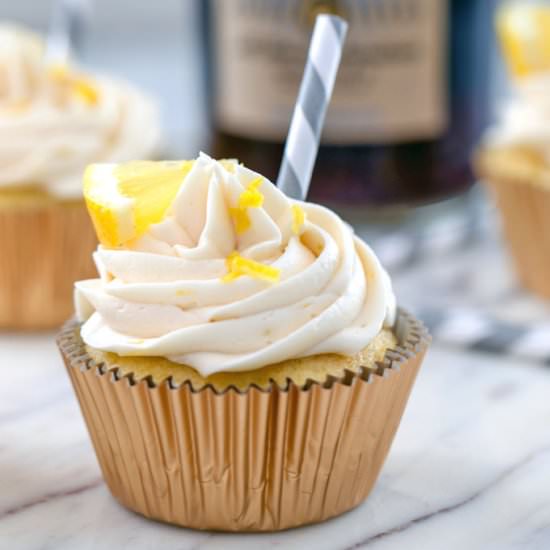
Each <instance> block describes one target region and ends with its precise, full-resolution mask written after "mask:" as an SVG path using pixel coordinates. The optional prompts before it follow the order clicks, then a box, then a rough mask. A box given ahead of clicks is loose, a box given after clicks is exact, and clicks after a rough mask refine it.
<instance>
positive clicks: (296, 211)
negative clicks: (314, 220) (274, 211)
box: [290, 204, 306, 235]
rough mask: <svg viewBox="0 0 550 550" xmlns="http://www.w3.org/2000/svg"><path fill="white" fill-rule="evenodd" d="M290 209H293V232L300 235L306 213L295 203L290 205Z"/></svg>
mask: <svg viewBox="0 0 550 550" xmlns="http://www.w3.org/2000/svg"><path fill="white" fill-rule="evenodd" d="M290 210H291V211H292V232H293V233H294V234H295V235H299V234H300V233H301V230H302V226H303V225H304V223H305V221H306V213H305V212H304V209H303V208H302V207H301V206H299V205H298V204H293V205H292V206H291V207H290Z"/></svg>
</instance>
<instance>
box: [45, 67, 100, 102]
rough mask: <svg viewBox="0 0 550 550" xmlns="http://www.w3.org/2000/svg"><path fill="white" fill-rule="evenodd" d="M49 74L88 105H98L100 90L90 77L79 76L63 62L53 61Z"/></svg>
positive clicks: (48, 70)
mask: <svg viewBox="0 0 550 550" xmlns="http://www.w3.org/2000/svg"><path fill="white" fill-rule="evenodd" d="M47 73H48V76H49V77H50V78H51V79H52V80H54V81H55V82H57V83H58V84H60V85H62V86H66V87H68V88H69V89H70V91H71V92H72V93H73V94H74V95H75V96H77V97H78V98H79V99H81V100H82V101H83V102H84V103H86V104H87V105H97V103H98V101H99V90H98V89H97V87H96V86H94V84H93V83H92V81H91V80H90V79H88V78H83V77H78V76H76V75H75V74H74V73H71V71H70V70H69V67H68V66H67V65H65V64H62V63H53V64H51V65H49V66H48V69H47Z"/></svg>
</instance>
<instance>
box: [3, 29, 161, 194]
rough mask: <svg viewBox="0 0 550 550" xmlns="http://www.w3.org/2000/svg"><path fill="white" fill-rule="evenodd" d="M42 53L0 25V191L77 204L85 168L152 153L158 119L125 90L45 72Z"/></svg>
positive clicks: (20, 32) (68, 72)
mask: <svg viewBox="0 0 550 550" xmlns="http://www.w3.org/2000/svg"><path fill="white" fill-rule="evenodd" d="M44 50H45V48H44V44H43V41H42V40H41V39H40V38H39V37H38V36H37V35H35V34H34V33H32V32H30V31H27V30H25V29H22V28H19V27H16V26H9V25H0V143H1V145H0V189H1V188H2V187H13V186H21V185H23V186H29V185H39V186H42V187H44V188H45V189H46V190H47V191H49V192H51V193H53V194H55V195H58V196H68V197H79V196H81V194H82V193H81V185H80V181H81V174H82V170H83V167H84V166H86V165H87V164H89V163H91V162H98V161H104V162H109V161H114V162H120V161H127V160H131V159H133V158H146V157H149V156H150V155H151V154H153V153H154V151H155V149H156V148H157V146H158V141H159V121H158V113H157V109H156V106H155V105H154V103H153V102H152V101H151V100H150V99H149V98H147V97H146V96H145V95H144V94H142V93H141V92H138V91H137V90H135V89H134V88H133V87H131V86H129V85H128V84H126V83H124V82H120V81H116V80H114V79H111V78H106V77H96V76H93V77H92V76H89V75H87V74H85V73H83V72H82V71H81V70H80V69H78V68H76V67H73V66H70V67H68V66H65V65H49V64H47V63H46V60H45V57H44Z"/></svg>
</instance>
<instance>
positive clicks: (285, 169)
mask: <svg viewBox="0 0 550 550" xmlns="http://www.w3.org/2000/svg"><path fill="white" fill-rule="evenodd" d="M347 29H348V25H347V23H346V22H345V21H344V20H343V19H341V18H340V17H337V16H335V15H324V14H323V15H318V16H317V18H316V20H315V28H314V29H313V36H312V37H311V44H310V45H309V51H308V56H307V61H306V68H305V70H304V76H303V77H302V83H301V85H300V92H299V94H298V100H297V102H296V106H295V107H294V113H293V115H292V121H291V123H290V129H289V131H288V137H287V140H286V146H285V152H284V155H283V160H282V164H281V169H280V171H279V177H278V179H277V186H278V187H279V189H281V191H283V192H284V193H285V194H286V195H288V196H289V197H292V198H294V199H300V200H305V198H306V195H307V191H308V188H309V183H310V181H311V174H312V172H313V165H314V164H315V158H316V157H317V151H318V149H319V140H320V137H321V131H322V129H323V124H324V121H325V115H326V112H327V107H328V104H329V101H330V96H331V95H332V89H333V87H334V80H335V79H336V73H337V71H338V66H339V65H340V57H341V55H342V47H343V44H344V39H345V36H346V32H347Z"/></svg>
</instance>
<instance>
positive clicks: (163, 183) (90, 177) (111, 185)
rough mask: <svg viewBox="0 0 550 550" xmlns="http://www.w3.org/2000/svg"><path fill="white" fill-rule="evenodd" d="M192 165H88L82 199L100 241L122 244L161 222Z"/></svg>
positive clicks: (161, 163)
mask: <svg viewBox="0 0 550 550" xmlns="http://www.w3.org/2000/svg"><path fill="white" fill-rule="evenodd" d="M192 166H193V161H164V162H153V161H135V162H128V163H124V164H91V165H90V166H88V168H86V171H85V172H84V199H85V200H86V205H87V207H88V211H89V213H90V217H91V218H92V222H93V224H94V227H95V230H96V233H97V237H98V239H99V241H100V242H101V244H103V245H104V246H107V247H109V248H118V247H121V246H124V245H125V244H126V243H128V242H129V241H131V240H133V239H136V238H137V237H140V236H141V235H143V234H144V233H145V231H147V229H148V227H149V226H151V225H152V224H154V223H159V222H160V221H162V219H163V218H164V216H165V214H166V211H167V209H168V208H169V206H170V205H171V204H172V202H173V200H174V198H175V196H176V194H177V192H178V190H179V188H180V186H181V184H182V183H183V180H184V178H185V176H186V175H187V173H188V172H189V170H191V167H192Z"/></svg>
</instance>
